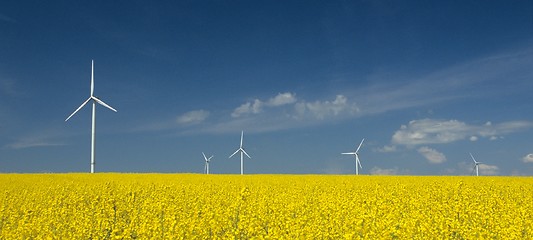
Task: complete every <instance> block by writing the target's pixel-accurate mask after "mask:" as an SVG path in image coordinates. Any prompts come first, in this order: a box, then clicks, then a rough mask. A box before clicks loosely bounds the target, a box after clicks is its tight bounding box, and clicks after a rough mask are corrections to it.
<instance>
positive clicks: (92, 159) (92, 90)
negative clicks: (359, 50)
mask: <svg viewBox="0 0 533 240" xmlns="http://www.w3.org/2000/svg"><path fill="white" fill-rule="evenodd" d="M90 101H92V103H93V115H92V128H91V173H94V164H95V163H94V132H95V115H96V103H98V104H100V105H102V106H104V107H106V108H109V109H111V110H112V111H114V112H116V111H117V110H115V109H114V108H112V107H111V106H109V105H107V104H106V103H105V102H103V101H102V100H100V99H99V98H97V97H95V96H94V60H91V95H90V96H89V98H88V99H87V100H85V102H83V103H82V104H81V105H80V107H78V109H76V111H74V112H73V113H72V114H70V116H68V118H67V119H65V122H66V121H68V120H69V119H70V118H71V117H72V116H74V114H76V113H77V112H78V111H79V110H80V109H81V108H83V106H85V105H86V104H87V103H88V102H90Z"/></svg>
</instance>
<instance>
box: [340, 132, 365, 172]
mask: <svg viewBox="0 0 533 240" xmlns="http://www.w3.org/2000/svg"><path fill="white" fill-rule="evenodd" d="M364 141H365V139H364V138H363V140H361V143H359V146H357V149H356V150H355V152H345V153H342V154H344V155H354V157H355V174H356V175H359V168H358V167H357V166H358V165H359V167H360V168H363V166H362V165H361V161H360V160H359V149H361V146H363V142H364Z"/></svg>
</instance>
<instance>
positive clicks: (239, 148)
mask: <svg viewBox="0 0 533 240" xmlns="http://www.w3.org/2000/svg"><path fill="white" fill-rule="evenodd" d="M239 150H241V149H240V148H239V149H237V151H235V152H234V153H233V154H231V155H230V156H229V158H231V157H233V155H235V154H237V153H238V152H239Z"/></svg>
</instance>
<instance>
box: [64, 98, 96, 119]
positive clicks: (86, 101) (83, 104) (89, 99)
mask: <svg viewBox="0 0 533 240" xmlns="http://www.w3.org/2000/svg"><path fill="white" fill-rule="evenodd" d="M89 101H91V98H88V99H87V100H85V102H83V103H82V104H81V105H80V107H78V109H76V111H74V112H73V113H72V114H70V116H68V118H67V119H65V122H66V121H68V120H69V119H70V118H71V117H72V116H74V114H76V113H77V112H78V111H79V110H80V109H81V108H82V107H83V106H85V104H87V103H88V102H89Z"/></svg>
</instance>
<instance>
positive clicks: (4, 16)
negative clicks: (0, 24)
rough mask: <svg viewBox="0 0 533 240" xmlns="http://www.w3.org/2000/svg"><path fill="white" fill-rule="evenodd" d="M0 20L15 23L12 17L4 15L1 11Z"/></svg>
mask: <svg viewBox="0 0 533 240" xmlns="http://www.w3.org/2000/svg"><path fill="white" fill-rule="evenodd" d="M0 21H4V22H10V23H16V22H17V21H16V20H15V19H13V18H10V17H9V16H6V15H4V14H2V13H0Z"/></svg>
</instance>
